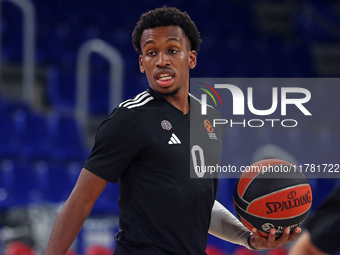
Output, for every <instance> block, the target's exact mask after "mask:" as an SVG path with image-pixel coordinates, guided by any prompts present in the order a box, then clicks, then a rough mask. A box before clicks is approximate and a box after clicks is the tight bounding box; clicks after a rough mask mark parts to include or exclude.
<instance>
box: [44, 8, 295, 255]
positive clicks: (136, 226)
mask: <svg viewBox="0 0 340 255" xmlns="http://www.w3.org/2000/svg"><path fill="white" fill-rule="evenodd" d="M200 41H201V40H200V38H199V32H198V31H197V28H196V26H195V24H194V23H193V22H192V20H191V19H190V17H189V16H188V15H187V14H186V13H183V12H181V11H179V10H178V9H175V8H168V7H163V8H159V9H155V10H153V11H150V12H148V13H145V14H143V15H142V16H141V19H140V21H139V22H138V23H137V26H136V28H135V30H134V32H133V44H134V47H135V48H136V50H137V52H138V53H139V54H140V56H139V67H140V71H141V72H142V73H145V74H146V77H147V79H148V82H149V89H147V90H146V91H144V92H142V93H140V94H139V95H137V96H136V97H135V98H133V99H130V100H127V101H125V102H123V103H121V104H120V105H119V106H118V107H117V108H116V109H114V110H113V112H112V113H111V115H110V116H109V117H108V118H107V119H106V120H105V121H104V122H103V123H102V124H101V125H100V127H99V129H98V133H97V135H96V141H95V145H94V148H93V150H92V153H91V155H90V157H89V158H88V160H87V161H86V162H85V165H84V168H83V169H82V171H81V173H80V176H79V179H78V181H77V183H76V185H75V187H74V189H73V191H72V193H71V195H70V197H69V198H68V199H67V201H66V203H65V205H64V206H63V208H62V209H61V211H60V213H59V216H58V218H57V220H56V223H55V225H54V228H53V230H52V233H51V236H50V240H49V243H48V247H47V249H46V254H47V255H61V254H65V253H66V251H67V249H68V248H69V247H70V245H71V244H72V242H73V241H74V239H75V238H76V236H77V234H78V233H79V231H80V229H81V227H82V225H83V223H84V221H85V219H86V217H87V216H88V214H89V213H90V211H91V209H92V207H93V205H94V203H95V201H96V199H97V198H98V196H99V195H100V194H101V192H102V191H103V190H104V188H105V187H106V185H107V183H108V182H117V181H119V185H120V198H119V201H118V203H119V207H120V216H119V217H120V229H119V231H118V233H117V234H116V243H117V245H116V248H115V253H114V254H116V255H121V254H124V255H125V254H128V255H134V254H138V255H144V254H145V255H152V254H157V255H162V254H186V255H190V254H192V255H202V254H205V248H206V243H207V235H208V231H209V232H210V233H212V234H214V235H216V236H218V237H220V238H223V239H225V240H228V241H230V242H234V243H238V244H241V245H244V246H246V247H248V248H249V249H266V248H276V247H279V246H281V245H284V244H285V243H287V242H288V241H292V240H293V239H294V238H295V236H296V235H297V233H298V232H299V231H300V229H299V228H297V229H295V230H294V232H293V233H292V234H289V229H288V228H287V229H286V231H285V233H284V234H283V236H282V237H281V238H280V239H278V240H275V230H274V229H272V230H273V231H272V232H271V234H270V236H269V238H268V239H265V238H262V237H260V235H259V233H258V231H256V230H254V233H253V234H252V233H251V232H250V231H248V230H247V229H246V228H245V227H244V226H243V225H242V224H241V223H240V222H239V221H238V220H237V219H236V218H235V217H234V216H233V215H232V214H231V213H230V212H229V211H228V210H227V209H225V208H224V207H223V206H222V205H221V204H219V203H218V202H217V201H215V196H216V188H217V179H216V178H190V174H194V175H195V171H194V165H197V164H198V163H200V164H201V163H202V162H203V161H204V162H205V164H206V165H216V164H217V163H219V159H220V149H221V144H222V135H223V134H222V130H221V129H219V128H215V129H214V131H213V133H214V134H215V135H214V136H209V135H208V134H207V132H208V131H207V130H206V127H205V126H204V121H205V120H206V119H208V120H210V121H211V119H213V118H216V117H217V116H218V113H217V112H216V111H215V110H214V109H212V108H209V109H208V114H207V115H206V116H202V115H201V114H200V102H199V101H198V100H197V99H195V98H194V97H192V96H190V95H189V93H188V91H189V70H190V69H193V68H194V67H195V66H196V61H197V50H198V49H199V44H200ZM190 126H191V127H193V128H191V129H190ZM209 128H211V127H209ZM210 131H211V130H210ZM206 174H207V173H205V175H206ZM196 177H198V176H196ZM203 177H206V176H203Z"/></svg>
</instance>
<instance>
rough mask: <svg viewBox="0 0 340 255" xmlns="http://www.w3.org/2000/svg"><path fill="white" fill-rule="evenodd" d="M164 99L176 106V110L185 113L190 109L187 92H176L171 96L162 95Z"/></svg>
mask: <svg viewBox="0 0 340 255" xmlns="http://www.w3.org/2000/svg"><path fill="white" fill-rule="evenodd" d="M164 98H165V100H167V101H168V102H169V103H170V104H172V105H173V106H174V107H176V108H177V109H178V110H180V111H181V112H183V114H187V113H188V112H189V109H190V105H189V99H188V93H186V94H185V93H178V94H176V95H173V96H164Z"/></svg>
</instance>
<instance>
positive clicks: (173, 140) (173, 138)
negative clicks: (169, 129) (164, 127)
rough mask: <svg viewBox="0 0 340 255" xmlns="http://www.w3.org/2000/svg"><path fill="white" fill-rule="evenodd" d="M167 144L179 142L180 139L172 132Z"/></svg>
mask: <svg viewBox="0 0 340 255" xmlns="http://www.w3.org/2000/svg"><path fill="white" fill-rule="evenodd" d="M168 144H181V140H179V138H178V137H177V136H176V135H175V134H174V133H172V135H171V137H170V140H169V142H168Z"/></svg>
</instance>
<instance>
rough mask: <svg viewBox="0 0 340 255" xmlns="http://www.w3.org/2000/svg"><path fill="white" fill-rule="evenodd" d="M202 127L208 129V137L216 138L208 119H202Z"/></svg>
mask: <svg viewBox="0 0 340 255" xmlns="http://www.w3.org/2000/svg"><path fill="white" fill-rule="evenodd" d="M203 123H204V127H205V129H206V130H207V131H208V136H209V138H210V139H215V140H217V136H216V134H215V133H214V127H213V126H212V125H211V122H210V121H209V120H204V122H203Z"/></svg>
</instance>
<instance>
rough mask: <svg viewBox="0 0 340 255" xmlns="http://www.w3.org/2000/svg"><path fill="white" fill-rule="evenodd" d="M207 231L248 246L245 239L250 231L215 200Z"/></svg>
mask: <svg viewBox="0 0 340 255" xmlns="http://www.w3.org/2000/svg"><path fill="white" fill-rule="evenodd" d="M209 233H210V234H212V235H214V236H216V237H218V238H221V239H223V240H226V241H228V242H231V243H236V244H240V245H243V246H245V247H247V248H249V246H248V243H247V239H248V237H249V235H250V234H251V233H250V231H249V230H248V229H247V228H246V227H244V226H243V224H242V223H241V222H240V221H239V220H238V219H237V218H236V217H235V216H234V215H233V214H232V213H231V212H229V211H228V210H227V209H226V208H225V207H224V206H223V205H221V204H220V203H219V202H217V201H215V203H214V206H213V209H212V212H211V222H210V227H209Z"/></svg>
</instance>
